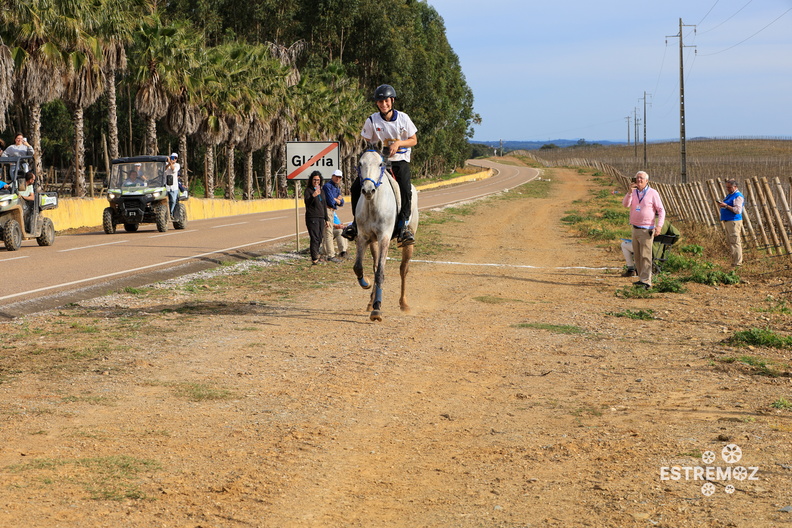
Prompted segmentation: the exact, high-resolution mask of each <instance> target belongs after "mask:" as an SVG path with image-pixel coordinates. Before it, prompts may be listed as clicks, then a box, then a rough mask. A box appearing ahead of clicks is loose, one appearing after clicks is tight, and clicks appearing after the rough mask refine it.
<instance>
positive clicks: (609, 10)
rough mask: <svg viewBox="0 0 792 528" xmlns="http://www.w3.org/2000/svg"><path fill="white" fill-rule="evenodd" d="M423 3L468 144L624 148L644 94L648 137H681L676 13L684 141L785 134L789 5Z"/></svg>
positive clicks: (659, 0)
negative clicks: (442, 37) (471, 121)
mask: <svg viewBox="0 0 792 528" xmlns="http://www.w3.org/2000/svg"><path fill="white" fill-rule="evenodd" d="M427 3H429V4H430V5H432V6H433V7H434V8H435V9H436V10H437V12H438V13H439V14H440V16H442V17H443V20H444V21H445V27H446V35H447V37H448V41H449V42H450V44H451V46H452V47H453V48H454V51H455V52H456V53H457V55H458V56H459V60H460V63H461V65H462V71H463V72H464V74H465V78H466V80H467V83H468V85H469V86H470V88H471V89H472V90H473V95H474V98H475V103H474V108H475V111H476V112H477V113H478V114H480V115H481V117H482V124H481V125H478V126H475V127H474V140H478V141H488V140H491V141H495V140H499V139H503V140H540V141H545V140H549V139H560V138H563V139H579V138H584V139H586V140H587V141H596V140H613V141H626V140H627V128H628V125H627V123H628V122H627V119H626V118H627V117H628V116H629V117H630V118H631V120H630V135H631V138H633V139H634V124H633V123H634V122H633V120H632V118H633V116H634V112H635V109H636V108H637V111H638V118H639V119H640V120H641V122H642V121H643V97H644V92H646V93H647V97H646V99H647V110H646V137H647V139H648V140H649V141H653V140H661V139H675V138H679V39H678V38H667V37H668V36H675V35H678V34H679V19H680V18H681V19H682V22H683V24H685V26H695V33H694V27H683V32H682V35H683V42H684V44H685V46H686V47H685V49H684V59H683V60H684V67H685V126H686V135H687V138H688V139H690V138H693V137H698V136H785V137H790V136H792V0H654V1H651V2H650V1H647V0H632V1H626V0H600V1H591V0H586V1H583V0H556V1H553V0H551V1H547V0H543V1H541V2H539V1H536V0H487V1H485V2H481V1H480V0H427ZM779 17H780V18H779ZM688 46H691V47H688ZM692 46H695V47H692ZM640 128H641V138H642V137H643V124H641V127H640Z"/></svg>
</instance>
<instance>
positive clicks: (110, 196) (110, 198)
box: [107, 193, 118, 200]
mask: <svg viewBox="0 0 792 528" xmlns="http://www.w3.org/2000/svg"><path fill="white" fill-rule="evenodd" d="M116 198H118V195H117V194H115V193H107V199H108V200H115V199H116Z"/></svg>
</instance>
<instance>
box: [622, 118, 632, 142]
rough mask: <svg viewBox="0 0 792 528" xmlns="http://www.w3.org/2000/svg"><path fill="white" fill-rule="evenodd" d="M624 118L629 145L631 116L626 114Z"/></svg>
mask: <svg viewBox="0 0 792 528" xmlns="http://www.w3.org/2000/svg"><path fill="white" fill-rule="evenodd" d="M624 119H626V120H627V146H628V147H629V146H630V120H631V119H632V116H627V117H625V118H624Z"/></svg>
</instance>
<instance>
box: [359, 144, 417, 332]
mask: <svg viewBox="0 0 792 528" xmlns="http://www.w3.org/2000/svg"><path fill="white" fill-rule="evenodd" d="M359 171H360V184H361V185H360V192H361V197H360V200H359V201H358V203H357V208H356V209H355V224H356V225H357V232H358V236H357V240H356V242H357V256H356V258H355V265H354V266H353V268H352V269H353V270H354V271H355V275H356V276H357V279H358V284H360V285H361V286H362V287H363V288H364V289H369V288H371V283H370V282H369V280H368V279H367V278H366V277H365V276H364V275H363V257H364V256H365V253H366V247H368V248H369V249H370V250H371V256H372V258H373V259H374V289H373V290H372V291H371V300H370V301H369V304H368V307H367V308H366V310H371V315H370V319H371V320H372V321H382V312H381V306H382V285H383V283H384V282H385V261H386V260H387V259H388V249H389V247H390V243H391V238H392V237H393V234H394V228H395V226H396V216H397V215H398V213H399V208H398V207H397V196H398V191H397V189H398V186H397V185H395V182H391V180H392V176H391V174H390V172H389V171H388V170H387V168H386V165H385V160H384V158H383V157H382V155H381V154H380V153H379V152H378V151H376V150H374V149H373V148H370V149H369V150H367V151H366V152H364V153H363V155H362V156H360V165H359ZM391 183H393V184H394V185H391ZM411 187H412V208H411V213H410V224H409V226H410V228H411V229H412V232H413V233H415V232H416V231H417V229H418V196H417V195H418V192H417V191H416V190H415V186H414V185H411ZM401 250H402V258H401V267H400V268H399V271H400V273H401V297H400V298H399V306H400V307H401V309H402V311H405V312H407V311H409V309H410V308H409V306H407V293H406V292H407V271H408V270H409V268H410V259H411V258H412V254H413V245H412V244H410V245H407V246H404V247H402V248H401Z"/></svg>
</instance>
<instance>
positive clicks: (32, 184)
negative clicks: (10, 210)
mask: <svg viewBox="0 0 792 528" xmlns="http://www.w3.org/2000/svg"><path fill="white" fill-rule="evenodd" d="M19 197H20V198H22V202H21V203H22V209H23V211H24V212H25V230H27V231H30V217H31V216H32V213H33V208H34V202H35V200H36V173H35V172H33V171H30V172H28V173H27V174H25V183H24V184H21V185H20V186H19Z"/></svg>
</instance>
